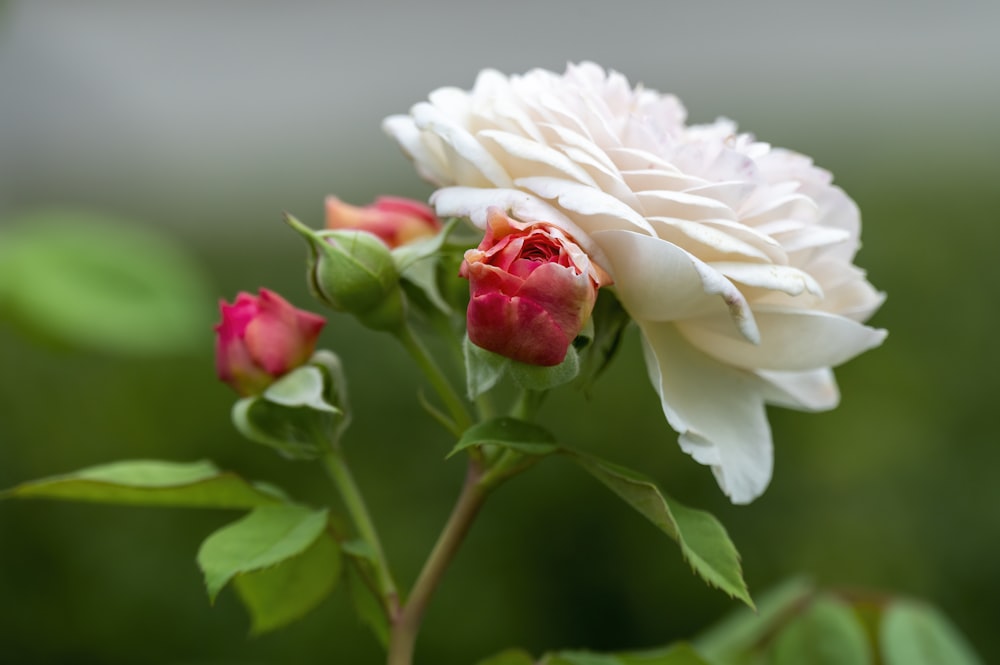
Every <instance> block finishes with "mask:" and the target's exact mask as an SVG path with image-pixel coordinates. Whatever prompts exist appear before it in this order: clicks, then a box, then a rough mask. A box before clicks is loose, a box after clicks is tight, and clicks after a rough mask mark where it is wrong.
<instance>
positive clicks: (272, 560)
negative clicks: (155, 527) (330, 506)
mask: <svg viewBox="0 0 1000 665" xmlns="http://www.w3.org/2000/svg"><path fill="white" fill-rule="evenodd" d="M326 525H327V511H326V510H325V509H323V510H311V509H309V508H306V507H304V506H295V505H278V506H261V507H259V508H256V509H254V510H253V511H252V512H251V513H249V514H248V515H246V516H245V517H243V518H241V519H239V520H236V521H235V522H233V523H231V524H228V525H226V526H224V527H222V528H221V529H219V530H218V531H216V532H215V533H213V534H212V535H210V536H209V537H208V538H206V539H205V542H203V543H202V544H201V548H200V549H199V550H198V566H199V567H200V568H201V570H202V572H203V573H204V575H205V586H206V587H207V589H208V596H209V598H210V599H211V600H212V601H213V602H214V601H215V597H216V596H217V595H218V594H219V591H221V590H222V588H223V587H224V586H226V584H227V583H228V582H229V581H230V580H231V579H233V577H235V576H236V575H242V574H245V573H250V572H253V571H257V570H261V569H263V568H267V567H269V566H274V565H276V564H279V563H281V562H283V561H285V560H286V559H290V558H292V557H296V556H299V555H300V554H302V553H303V552H305V551H306V549H308V548H309V547H310V546H311V545H312V544H313V543H314V542H315V541H316V539H317V538H319V537H320V535H321V534H322V533H323V532H324V530H325V529H326Z"/></svg>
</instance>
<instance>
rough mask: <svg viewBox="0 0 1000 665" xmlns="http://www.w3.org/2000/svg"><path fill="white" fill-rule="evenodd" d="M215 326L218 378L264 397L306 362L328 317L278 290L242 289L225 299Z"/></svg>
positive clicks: (243, 391) (239, 391)
mask: <svg viewBox="0 0 1000 665" xmlns="http://www.w3.org/2000/svg"><path fill="white" fill-rule="evenodd" d="M219 307H220V309H221V310H222V322H221V323H219V324H218V325H217V326H215V333H216V342H215V363H216V370H217V372H218V374H219V378H220V379H221V380H222V381H225V382H226V383H228V384H229V385H230V386H232V387H233V389H234V390H236V392H238V393H239V394H241V395H259V394H260V393H262V392H264V389H265V388H267V387H268V386H269V385H271V384H272V383H273V382H274V381H275V380H277V379H278V378H280V377H281V376H282V375H284V374H287V373H288V372H290V371H291V370H293V369H295V368H296V367H299V366H300V365H303V364H305V362H306V361H307V360H309V358H310V356H312V353H313V350H314V349H315V348H316V339H317V338H318V337H319V333H320V331H321V330H322V329H323V326H324V325H325V324H326V319H324V318H323V317H321V316H317V315H316V314H312V313H310V312H304V311H302V310H300V309H296V308H295V307H293V306H292V305H291V304H290V303H289V302H288V301H287V300H285V299H284V298H282V297H281V296H279V295H278V294H277V293H274V292H273V291H268V290H267V289H261V290H260V296H256V297H255V296H252V295H250V294H249V293H240V294H239V295H237V296H236V300H235V302H233V304H232V305H230V304H229V303H227V302H225V301H222V302H220V303H219Z"/></svg>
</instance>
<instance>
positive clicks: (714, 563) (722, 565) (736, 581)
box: [568, 451, 753, 607]
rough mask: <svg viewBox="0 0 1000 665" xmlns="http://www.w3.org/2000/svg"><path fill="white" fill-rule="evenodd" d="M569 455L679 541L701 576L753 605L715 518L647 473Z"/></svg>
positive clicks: (731, 547)
mask: <svg viewBox="0 0 1000 665" xmlns="http://www.w3.org/2000/svg"><path fill="white" fill-rule="evenodd" d="M568 454H569V457H570V458H571V459H573V461H575V462H576V463H577V464H579V465H580V466H581V467H583V468H584V469H586V470H587V472H589V473H590V474H591V475H592V476H594V477H595V478H597V479H598V480H599V481H601V482H602V483H603V484H604V485H605V486H606V487H607V488H608V489H610V490H611V491H612V492H614V493H615V494H617V495H618V496H619V497H620V498H621V499H622V500H624V501H625V503H627V504H629V505H630V506H632V507H633V508H634V509H636V510H637V511H638V512H639V513H640V514H641V515H642V516H643V517H645V518H646V519H648V520H649V521H650V522H652V523H653V524H654V525H655V526H656V527H657V528H659V529H660V530H661V531H663V532H664V533H666V534H667V535H668V536H670V537H671V538H673V539H674V540H676V541H677V543H678V544H679V545H680V546H681V552H682V553H683V555H684V558H685V559H686V560H687V561H688V563H690V564H691V567H692V568H693V569H694V571H695V572H696V573H697V574H698V575H699V576H701V578H702V579H703V580H705V581H706V582H708V583H709V584H710V585H712V586H714V587H718V588H719V589H721V590H722V591H724V592H726V593H727V594H729V595H730V596H733V597H734V598H738V599H740V600H742V601H743V602H744V603H746V604H747V605H749V606H750V607H753V601H752V600H751V599H750V592H749V591H748V590H747V586H746V582H744V581H743V571H742V569H741V568H740V556H739V553H738V552H737V551H736V547H735V545H733V542H732V541H731V540H730V539H729V535H728V534H727V533H726V530H725V528H724V527H723V526H722V524H720V523H719V521H718V520H717V519H715V517H713V516H712V515H711V514H710V513H707V512H705V511H703V510H695V509H693V508H688V507H687V506H685V505H683V504H681V503H679V502H677V501H675V500H674V499H672V498H670V497H668V496H667V495H665V494H663V493H662V492H661V491H660V489H659V488H658V487H657V486H656V485H655V484H654V483H653V482H652V481H650V480H649V479H648V478H646V477H644V476H642V475H640V474H638V473H636V472H635V471H632V470H630V469H626V468H624V467H621V466H618V465H616V464H612V463H610V462H606V461H604V460H601V459H599V458H597V457H594V456H592V455H586V454H583V453H579V452H572V451H568Z"/></svg>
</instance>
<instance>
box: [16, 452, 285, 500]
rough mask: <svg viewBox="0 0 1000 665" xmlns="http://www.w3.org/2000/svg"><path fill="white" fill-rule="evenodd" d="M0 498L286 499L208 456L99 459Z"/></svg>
mask: <svg viewBox="0 0 1000 665" xmlns="http://www.w3.org/2000/svg"><path fill="white" fill-rule="evenodd" d="M0 498H20V499H66V500H70V501H93V502H98V503H118V504H129V505H137V506H182V507H192V508H254V507H256V506H262V505H266V504H273V503H283V502H285V501H286V500H287V499H286V498H285V496H284V495H283V494H282V493H281V491H280V490H278V489H276V488H272V487H270V486H267V485H263V484H255V483H250V482H247V481H246V480H244V479H242V478H240V477H239V476H237V475H236V474H234V473H230V472H226V471H219V469H217V468H216V467H215V465H214V464H212V463H211V462H209V461H207V460H202V461H199V462H191V463H178V462H163V461H156V460H127V461H121V462H113V463H111V464H102V465H100V466H92V467H88V468H86V469H81V470H79V471H74V472H73V473H67V474H63V475H59V476H51V477H49V478H42V479H41V480H33V481H30V482H27V483H23V484H21V485H18V486H17V487H13V488H11V489H9V490H5V491H4V492H2V493H0Z"/></svg>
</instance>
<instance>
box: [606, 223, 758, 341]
mask: <svg viewBox="0 0 1000 665" xmlns="http://www.w3.org/2000/svg"><path fill="white" fill-rule="evenodd" d="M593 238H594V240H595V241H596V242H597V243H598V244H599V245H600V246H601V249H603V250H604V253H605V255H606V256H607V257H608V260H609V261H610V264H609V265H608V266H605V267H606V268H607V269H608V271H609V272H610V273H611V276H612V277H613V278H614V280H615V285H616V290H617V292H618V297H619V298H620V299H621V301H622V304H623V305H624V306H625V309H627V310H628V312H629V314H631V315H632V317H633V318H635V319H636V320H639V321H676V320H679V319H687V318H691V317H698V316H708V315H710V314H711V313H713V312H715V313H718V314H717V315H718V316H719V317H721V318H723V319H726V320H727V321H728V325H729V328H730V330H731V331H732V333H733V334H735V335H741V336H742V337H741V338H742V339H745V340H751V341H754V340H756V339H758V336H759V333H758V331H757V326H756V324H755V323H754V317H753V313H752V312H751V311H750V306H749V305H748V304H747V302H746V299H745V298H744V297H743V295H742V294H741V293H740V291H739V289H737V288H736V287H735V286H734V285H733V283H732V282H730V281H729V280H728V279H726V278H725V277H723V276H722V275H721V274H720V273H719V272H718V271H716V270H713V269H712V268H710V267H709V266H708V265H707V264H705V263H704V262H703V261H700V260H699V259H697V258H695V257H694V256H692V255H691V254H689V253H687V252H685V251H684V250H683V249H681V248H680V247H677V246H676V245H674V244H672V243H669V242H666V241H664V240H660V239H659V238H652V237H649V236H645V235H642V234H640V233H634V232H632V231H617V230H616V231H600V232H598V233H595V234H593Z"/></svg>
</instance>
